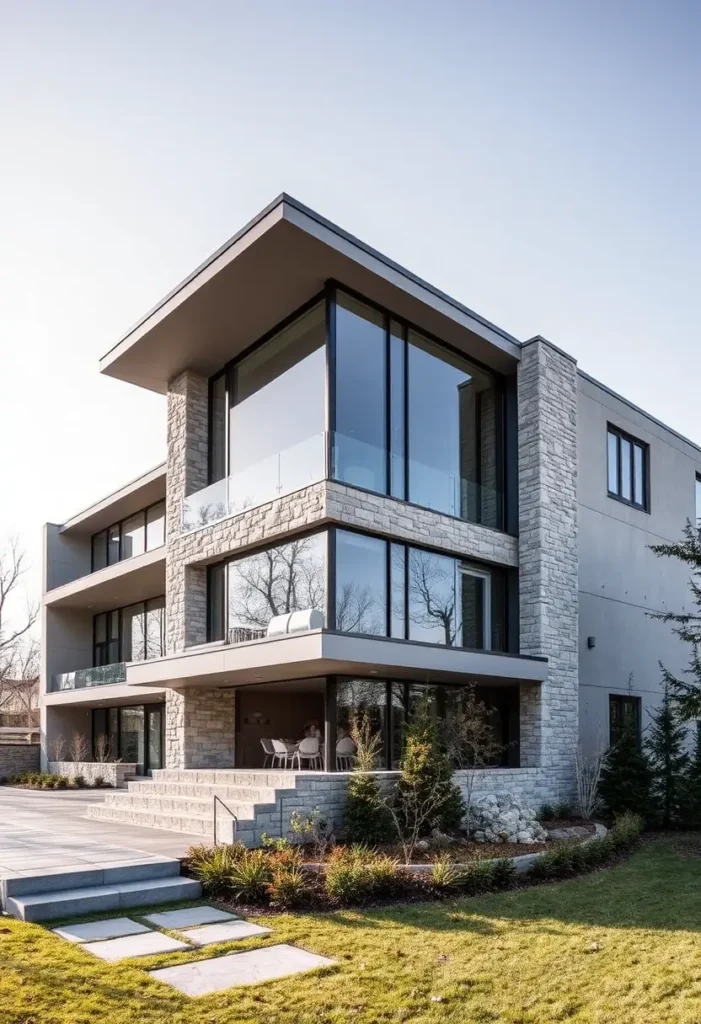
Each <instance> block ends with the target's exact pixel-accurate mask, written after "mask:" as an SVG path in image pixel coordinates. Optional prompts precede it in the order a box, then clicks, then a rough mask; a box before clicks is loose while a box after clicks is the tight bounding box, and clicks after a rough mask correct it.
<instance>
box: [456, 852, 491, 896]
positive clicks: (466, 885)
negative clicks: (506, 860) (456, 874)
mask: <svg viewBox="0 0 701 1024" xmlns="http://www.w3.org/2000/svg"><path fill="white" fill-rule="evenodd" d="M493 874H494V865H493V864H492V863H491V862H490V861H487V860H477V861H474V862H473V863H472V864H468V865H467V867H465V868H463V869H462V870H461V872H460V878H459V880H458V886H459V888H460V889H461V891H462V892H464V893H465V894H466V895H467V896H479V895H480V894H481V893H484V892H489V891H490V889H492V887H493Z"/></svg>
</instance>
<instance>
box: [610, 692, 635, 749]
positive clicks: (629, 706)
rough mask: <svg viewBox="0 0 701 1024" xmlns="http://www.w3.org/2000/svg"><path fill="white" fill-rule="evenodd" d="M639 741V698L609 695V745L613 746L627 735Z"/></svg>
mask: <svg viewBox="0 0 701 1024" xmlns="http://www.w3.org/2000/svg"><path fill="white" fill-rule="evenodd" d="M629 732H631V733H633V734H634V735H635V736H636V737H637V739H638V742H639V741H640V697H621V696H617V695H615V694H610V695H609V743H610V744H611V746H613V745H614V744H615V743H618V742H619V741H620V740H621V739H622V738H623V736H625V735H626V734H627V733H629Z"/></svg>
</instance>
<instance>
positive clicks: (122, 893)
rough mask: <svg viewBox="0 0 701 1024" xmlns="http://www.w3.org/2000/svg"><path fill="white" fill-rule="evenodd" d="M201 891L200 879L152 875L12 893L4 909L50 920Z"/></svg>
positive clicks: (25, 918) (196, 895)
mask: <svg viewBox="0 0 701 1024" xmlns="http://www.w3.org/2000/svg"><path fill="white" fill-rule="evenodd" d="M201 893H202V887H201V885H200V883H199V882H197V881H195V880H194V879H192V878H183V877H180V876H178V877H176V878H151V879H146V880H141V881H136V882H120V883H117V884H115V885H91V886H85V887H83V888H78V889H61V890H57V891H54V892H43V893H35V894H32V893H27V894H26V895H23V896H11V897H8V899H7V905H6V910H7V912H8V913H9V914H11V915H12V916H13V917H17V918H19V919H20V920H22V921H49V920H52V919H53V920H55V919H56V918H62V917H75V916H77V915H79V914H85V913H91V912H94V911H102V910H117V909H119V908H121V907H124V908H126V907H136V906H147V905H151V904H160V903H172V902H175V901H178V900H184V899H198V898H199V896H200V895H201Z"/></svg>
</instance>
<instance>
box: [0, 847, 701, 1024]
mask: <svg viewBox="0 0 701 1024" xmlns="http://www.w3.org/2000/svg"><path fill="white" fill-rule="evenodd" d="M699 851H701V836H700V837H699V838H698V839H694V840H692V841H690V842H689V844H688V849H687V848H686V841H680V840H670V839H665V840H660V841H657V842H654V843H650V844H648V845H646V846H644V847H643V848H642V849H641V850H640V851H639V852H637V853H636V854H635V855H634V856H633V857H631V858H630V860H628V861H626V862H625V863H623V864H621V865H619V866H617V867H615V868H613V869H607V870H603V871H600V872H598V873H596V874H592V875H588V876H586V877H583V878H581V879H576V880H572V881H569V882H560V883H556V884H552V885H545V886H540V887H538V888H532V889H527V890H524V891H521V892H513V893H504V894H499V895H495V896H489V897H484V898H481V899H462V900H455V901H451V902H445V903H437V904H424V905H419V906H413V907H393V908H389V909H382V910H368V911H364V912H358V911H354V912H351V911H342V912H339V913H336V914H329V915H316V916H304V915H294V914H285V915H279V916H276V917H272V918H270V917H269V918H266V919H265V923H266V924H269V925H271V926H272V928H273V934H272V936H270V938H269V939H268V940H265V941H264V942H261V941H260V940H259V941H255V940H249V941H248V942H246V943H230V944H228V945H227V946H219V947H216V950H217V953H222V952H230V951H232V950H234V949H236V950H241V949H245V948H252V947H254V946H260V945H263V944H268V943H274V942H292V943H297V944H299V945H300V946H304V947H306V948H308V949H311V950H314V951H315V952H319V953H323V954H326V955H327V956H331V957H335V958H337V959H338V961H339V963H338V966H336V967H332V968H326V969H324V970H322V971H320V972H316V973H312V974H309V975H301V976H298V977H297V978H294V979H290V980H286V981H277V982H271V983H268V984H265V985H260V986H255V987H252V988H245V989H232V990H230V991H229V992H226V993H223V994H220V995H217V996H207V997H204V998H200V999H194V1000H193V999H186V998H185V997H183V996H180V995H179V994H178V993H176V992H175V991H173V990H171V989H169V988H168V987H166V986H165V985H161V984H159V983H156V982H154V981H152V980H151V979H150V978H149V977H148V976H147V974H146V973H145V970H144V968H147V967H149V968H150V967H154V966H164V965H165V964H172V963H175V962H178V961H186V960H196V959H202V958H204V957H207V956H211V955H212V953H211V950H210V951H208V952H205V951H203V950H199V951H197V952H193V953H184V954H176V955H172V954H171V955H170V956H160V957H151V958H149V959H148V960H147V959H142V960H133V961H130V962H129V964H128V965H126V964H124V963H122V964H112V965H108V964H104V963H102V962H100V961H97V960H94V959H93V958H92V957H91V956H89V955H88V954H86V953H84V952H82V951H81V950H80V949H77V948H75V947H73V946H70V945H69V944H68V943H66V942H63V941H61V940H59V939H57V938H55V937H54V936H52V935H51V934H50V933H49V932H47V931H46V930H45V929H44V928H42V927H40V926H38V925H27V924H21V923H20V922H16V921H12V920H9V919H7V918H5V919H2V920H1V921H0V1024H95V1022H96V1021H105V1022H107V1024H127V1022H129V1024H135V1022H139V1024H155V1022H159V1024H166V1022H169V1024H233V1022H238V1021H242V1022H243V1021H246V1022H260V1024H272V1022H280V1024H283V1022H284V1024H327V1022H328V1024H331V1022H334V1024H336V1022H347V1021H353V1022H354V1024H366V1022H371V1021H372V1022H375V1021H382V1022H391V1021H412V1022H419V1021H421V1022H423V1021H441V1022H458V1021H459V1022H461V1024H462V1022H465V1024H467V1022H503V1024H549V1022H551V1021H552V1022H554V1021H578V1022H584V1021H586V1022H592V1024H608V1022H616V1024H623V1022H626V1024H628V1022H635V1024H646V1022H649V1024H653V1022H654V1024H672V1022H674V1024H677V1022H685V1024H692V1022H699V1021H701V857H699V856H698V852H699ZM132 916H134V915H132ZM5 929H7V931H5ZM432 996H441V997H442V1001H441V1002H432V999H431V997H432Z"/></svg>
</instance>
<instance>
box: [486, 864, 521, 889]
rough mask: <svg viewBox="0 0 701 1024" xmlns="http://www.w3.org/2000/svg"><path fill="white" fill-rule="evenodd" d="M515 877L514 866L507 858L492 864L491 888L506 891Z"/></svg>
mask: <svg viewBox="0 0 701 1024" xmlns="http://www.w3.org/2000/svg"><path fill="white" fill-rule="evenodd" d="M515 875H516V866H515V865H514V862H513V861H512V860H511V859H510V858H509V857H501V858H500V859H499V860H495V861H494V863H493V864H492V886H493V887H494V888H495V889H508V888H509V886H510V885H511V884H512V882H513V880H514V877H515Z"/></svg>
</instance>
